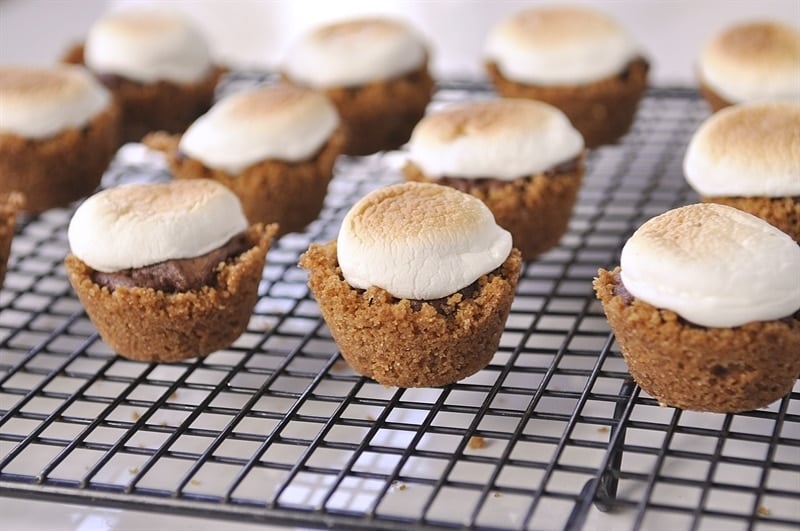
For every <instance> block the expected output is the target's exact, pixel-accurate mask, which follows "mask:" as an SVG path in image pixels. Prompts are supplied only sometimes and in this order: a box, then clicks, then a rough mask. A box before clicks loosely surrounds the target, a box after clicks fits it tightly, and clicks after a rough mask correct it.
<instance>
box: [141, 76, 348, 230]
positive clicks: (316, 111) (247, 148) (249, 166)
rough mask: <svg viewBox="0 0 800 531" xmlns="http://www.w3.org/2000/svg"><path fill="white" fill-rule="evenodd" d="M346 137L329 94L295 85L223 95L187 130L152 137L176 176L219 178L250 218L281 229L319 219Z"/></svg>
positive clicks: (152, 144)
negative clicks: (334, 166)
mask: <svg viewBox="0 0 800 531" xmlns="http://www.w3.org/2000/svg"><path fill="white" fill-rule="evenodd" d="M344 142H345V139H344V132H343V130H342V128H341V126H340V120H339V116H338V114H337V112H336V108H335V107H334V106H333V104H332V103H331V102H330V100H329V99H328V98H327V97H326V96H325V94H324V93H322V92H318V91H314V90H311V89H306V88H302V87H296V86H292V85H288V84H283V85H273V86H268V87H261V88H257V89H251V90H247V91H243V92H239V93H236V94H232V95H230V96H228V97H226V98H223V99H222V100H220V101H219V102H217V103H216V104H215V105H214V106H213V107H212V108H211V110H210V111H209V112H208V113H206V114H204V115H203V116H201V117H200V118H198V119H197V120H196V121H195V122H194V123H193V124H192V125H191V126H190V127H189V129H187V130H186V133H184V134H183V135H169V134H166V133H155V134H151V135H148V136H147V137H146V138H145V144H147V145H149V146H150V147H152V148H155V149H157V150H160V151H163V152H164V153H165V154H166V155H167V160H168V162H169V166H170V169H171V171H172V174H173V175H174V176H175V177H177V178H178V179H196V178H202V179H213V180H215V181H219V182H220V183H222V184H224V185H225V186H227V187H228V188H230V189H231V190H232V191H233V192H234V193H235V194H236V195H237V196H238V197H239V200H240V201H241V202H242V207H243V208H244V213H245V215H246V216H247V219H248V220H249V221H250V223H264V224H268V223H277V224H278V225H279V226H280V229H279V235H282V234H286V233H288V232H296V231H300V230H302V229H303V228H304V227H305V226H306V225H308V223H310V222H311V221H313V220H315V219H316V218H317V216H318V215H319V213H320V210H322V205H323V201H324V199H325V194H326V193H327V190H328V183H329V182H330V180H331V177H332V175H333V165H334V162H335V161H336V157H337V156H338V155H339V154H340V153H341V150H342V147H343V145H344Z"/></svg>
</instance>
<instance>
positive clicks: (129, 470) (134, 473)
mask: <svg viewBox="0 0 800 531" xmlns="http://www.w3.org/2000/svg"><path fill="white" fill-rule="evenodd" d="M128 472H130V474H131V475H132V476H133V475H136V474H138V473H139V467H138V466H133V467H131V468H129V469H128Z"/></svg>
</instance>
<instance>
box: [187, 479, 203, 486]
mask: <svg viewBox="0 0 800 531" xmlns="http://www.w3.org/2000/svg"><path fill="white" fill-rule="evenodd" d="M200 484H201V483H200V480H199V479H192V480H190V481H189V485H194V486H195V487H196V486H198V485H200Z"/></svg>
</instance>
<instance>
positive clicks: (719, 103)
mask: <svg viewBox="0 0 800 531" xmlns="http://www.w3.org/2000/svg"><path fill="white" fill-rule="evenodd" d="M698 76H699V78H700V90H701V92H702V93H703V96H704V97H705V99H706V101H708V103H709V105H710V106H711V108H712V109H713V110H714V111H718V110H720V109H722V108H724V107H727V106H729V105H733V104H736V103H742V102H749V101H756V100H794V101H800V30H798V29H797V28H793V27H791V26H787V25H785V24H781V23H779V22H771V21H759V22H746V23H742V24H737V25H735V26H732V27H729V28H727V29H725V30H724V31H722V32H721V33H719V34H717V35H716V36H714V38H712V39H711V40H710V41H709V42H708V44H706V46H705V48H704V49H703V52H702V54H701V55H700V59H699V62H698Z"/></svg>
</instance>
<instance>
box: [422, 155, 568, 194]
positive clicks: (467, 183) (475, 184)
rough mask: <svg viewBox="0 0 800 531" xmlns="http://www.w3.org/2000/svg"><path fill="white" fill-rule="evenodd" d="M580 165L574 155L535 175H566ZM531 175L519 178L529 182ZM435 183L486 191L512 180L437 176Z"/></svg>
mask: <svg viewBox="0 0 800 531" xmlns="http://www.w3.org/2000/svg"><path fill="white" fill-rule="evenodd" d="M579 165H580V157H575V158H573V159H570V160H567V161H565V162H561V163H559V164H556V165H555V166H552V167H550V168H548V169H547V170H545V171H543V172H541V173H540V174H537V175H544V176H545V177H558V176H560V175H568V174H571V173H575V172H576V171H578V167H579ZM533 177H534V176H533V175H527V176H525V177H521V178H520V179H514V180H515V181H516V180H521V181H524V182H529V181H530V180H531V179H533ZM433 182H435V183H436V184H441V185H444V186H449V187H451V188H455V189H456V190H459V191H461V192H469V191H471V190H479V191H482V192H487V191H489V190H491V189H493V188H499V187H501V186H505V185H507V184H509V183H510V182H513V181H508V180H505V179H496V178H494V177H479V178H477V179H472V178H466V177H447V176H445V177H439V178H438V179H434V181H433Z"/></svg>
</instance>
